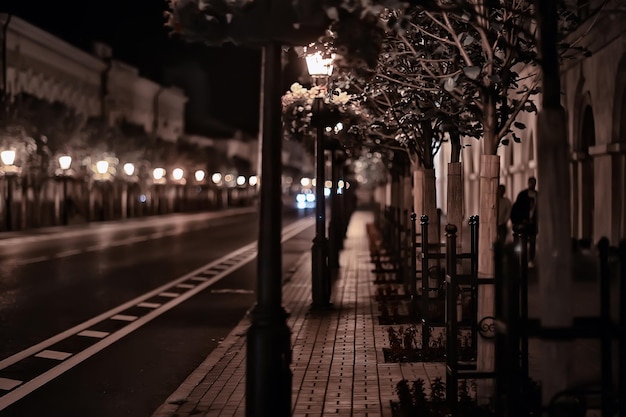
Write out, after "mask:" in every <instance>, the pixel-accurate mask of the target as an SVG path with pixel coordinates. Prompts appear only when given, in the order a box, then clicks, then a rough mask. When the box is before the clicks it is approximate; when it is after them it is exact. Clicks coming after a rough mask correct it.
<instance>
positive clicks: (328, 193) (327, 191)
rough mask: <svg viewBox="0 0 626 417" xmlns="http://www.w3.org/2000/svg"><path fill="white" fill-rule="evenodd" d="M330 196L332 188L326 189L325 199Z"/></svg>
mask: <svg viewBox="0 0 626 417" xmlns="http://www.w3.org/2000/svg"><path fill="white" fill-rule="evenodd" d="M329 195H330V188H324V197H328V196H329Z"/></svg>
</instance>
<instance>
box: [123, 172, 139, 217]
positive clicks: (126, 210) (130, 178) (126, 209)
mask: <svg viewBox="0 0 626 417" xmlns="http://www.w3.org/2000/svg"><path fill="white" fill-rule="evenodd" d="M122 170H123V171H124V174H125V177H124V183H123V184H124V188H123V190H122V199H121V205H122V207H121V212H122V218H124V219H125V218H127V217H129V216H130V214H131V213H133V212H134V206H135V205H134V203H133V202H134V200H133V199H132V198H129V194H130V186H129V184H130V183H132V182H135V181H136V180H137V178H136V177H135V164H133V163H132V162H126V163H125V164H124V165H123V166H122ZM129 202H130V204H129Z"/></svg>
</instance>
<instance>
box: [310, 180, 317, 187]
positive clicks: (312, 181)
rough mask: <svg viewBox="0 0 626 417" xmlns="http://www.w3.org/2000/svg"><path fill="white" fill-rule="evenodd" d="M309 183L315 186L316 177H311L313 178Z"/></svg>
mask: <svg viewBox="0 0 626 417" xmlns="http://www.w3.org/2000/svg"><path fill="white" fill-rule="evenodd" d="M311 185H312V186H313V187H315V186H316V185H317V179H316V178H313V179H312V180H311Z"/></svg>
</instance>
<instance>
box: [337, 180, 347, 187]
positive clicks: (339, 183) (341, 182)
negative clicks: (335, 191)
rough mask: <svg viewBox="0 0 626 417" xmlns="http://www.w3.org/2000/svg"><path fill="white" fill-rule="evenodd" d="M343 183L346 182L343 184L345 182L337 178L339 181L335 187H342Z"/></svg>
mask: <svg viewBox="0 0 626 417" xmlns="http://www.w3.org/2000/svg"><path fill="white" fill-rule="evenodd" d="M345 185H346V184H345V182H343V180H339V181H337V187H338V188H343V187H345Z"/></svg>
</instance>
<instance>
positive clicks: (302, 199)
mask: <svg viewBox="0 0 626 417" xmlns="http://www.w3.org/2000/svg"><path fill="white" fill-rule="evenodd" d="M296 201H297V202H298V203H304V202H305V201H306V195H304V194H298V195H296Z"/></svg>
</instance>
